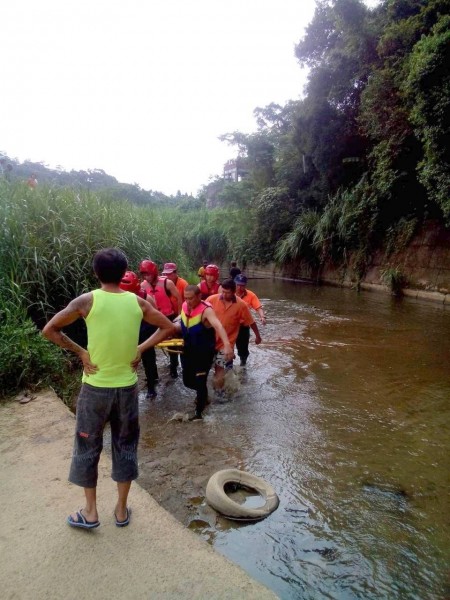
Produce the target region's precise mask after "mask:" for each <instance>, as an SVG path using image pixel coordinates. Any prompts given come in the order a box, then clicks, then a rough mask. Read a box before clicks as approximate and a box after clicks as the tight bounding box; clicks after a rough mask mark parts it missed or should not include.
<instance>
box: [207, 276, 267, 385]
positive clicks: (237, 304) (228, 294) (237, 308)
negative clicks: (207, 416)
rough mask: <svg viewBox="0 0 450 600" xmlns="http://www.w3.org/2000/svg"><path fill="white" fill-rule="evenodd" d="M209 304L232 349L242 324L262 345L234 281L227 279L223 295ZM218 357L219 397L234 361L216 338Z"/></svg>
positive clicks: (211, 297) (216, 371)
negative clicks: (238, 296)
mask: <svg viewBox="0 0 450 600" xmlns="http://www.w3.org/2000/svg"><path fill="white" fill-rule="evenodd" d="M208 302H209V303H210V304H211V306H212V308H213V309H214V312H215V313H216V315H217V318H218V319H219V321H220V322H221V323H222V325H223V327H224V329H225V331H226V332H227V336H228V339H229V341H230V344H231V346H232V348H234V344H235V342H236V339H237V336H238V333H239V327H240V325H241V323H242V324H244V325H247V326H248V327H251V328H252V330H253V332H254V334H255V344H260V343H261V336H260V334H259V330H258V326H257V325H256V323H255V321H254V319H253V317H252V315H251V313H250V309H249V308H248V306H247V304H246V303H245V302H244V301H243V300H241V299H240V298H237V297H236V284H235V283H234V281H233V280H232V279H225V281H223V282H222V293H221V294H215V295H214V296H210V297H209V299H208ZM216 352H217V354H216V357H215V360H214V374H215V378H214V387H215V389H216V391H217V392H218V394H217V396H218V397H220V396H221V395H222V394H223V391H222V390H223V386H224V382H225V372H226V371H227V370H228V369H230V368H232V366H233V360H231V361H230V360H229V359H228V358H227V356H226V352H225V351H224V346H223V343H222V340H220V339H217V338H216Z"/></svg>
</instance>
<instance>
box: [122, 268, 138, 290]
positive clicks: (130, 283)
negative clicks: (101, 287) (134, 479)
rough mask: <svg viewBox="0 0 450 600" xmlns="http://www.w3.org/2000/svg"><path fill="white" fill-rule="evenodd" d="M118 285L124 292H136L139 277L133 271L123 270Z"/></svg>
mask: <svg viewBox="0 0 450 600" xmlns="http://www.w3.org/2000/svg"><path fill="white" fill-rule="evenodd" d="M119 287H120V289H121V290H125V291H126V292H133V293H134V294H137V292H138V291H139V290H140V287H141V284H140V283H139V277H138V276H137V275H136V273H134V272H133V271H125V274H124V276H123V277H122V281H121V282H120V283H119Z"/></svg>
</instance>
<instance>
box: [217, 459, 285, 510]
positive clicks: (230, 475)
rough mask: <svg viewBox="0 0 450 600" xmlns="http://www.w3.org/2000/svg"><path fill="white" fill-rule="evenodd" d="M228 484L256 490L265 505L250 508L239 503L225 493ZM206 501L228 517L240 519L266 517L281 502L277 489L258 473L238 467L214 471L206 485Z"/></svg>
mask: <svg viewBox="0 0 450 600" xmlns="http://www.w3.org/2000/svg"><path fill="white" fill-rule="evenodd" d="M227 484H235V485H237V486H238V487H243V488H246V489H250V490H255V491H256V492H258V494H260V495H261V496H262V497H263V499H264V505H263V506H261V507H258V508H248V507H245V506H242V505H241V504H238V503H237V502H235V501H234V500H232V499H231V498H230V497H229V496H227V494H226V493H225V486H226V485H227ZM206 501H207V502H208V504H209V505H210V506H212V507H213V508H214V509H215V510H217V512H219V513H221V514H222V515H224V516H225V517H227V518H228V519H235V520H239V521H259V520H260V519H264V518H265V517H267V516H268V515H270V513H272V512H273V511H274V510H276V508H278V505H279V503H280V500H279V498H278V496H277V494H276V492H275V490H274V489H273V487H272V486H271V485H270V484H269V483H267V482H266V481H264V480H263V479H261V478H260V477H256V475H252V474H251V473H246V472H245V471H239V470H238V469H224V470H223V471H217V473H214V475H213V476H212V477H210V479H209V481H208V484H207V486H206Z"/></svg>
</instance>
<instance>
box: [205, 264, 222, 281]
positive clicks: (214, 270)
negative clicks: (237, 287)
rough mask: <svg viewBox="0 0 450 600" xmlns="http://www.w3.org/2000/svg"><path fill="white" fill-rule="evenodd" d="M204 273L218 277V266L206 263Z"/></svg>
mask: <svg viewBox="0 0 450 600" xmlns="http://www.w3.org/2000/svg"><path fill="white" fill-rule="evenodd" d="M205 275H214V278H215V279H219V267H218V266H217V265H208V266H207V267H206V268H205Z"/></svg>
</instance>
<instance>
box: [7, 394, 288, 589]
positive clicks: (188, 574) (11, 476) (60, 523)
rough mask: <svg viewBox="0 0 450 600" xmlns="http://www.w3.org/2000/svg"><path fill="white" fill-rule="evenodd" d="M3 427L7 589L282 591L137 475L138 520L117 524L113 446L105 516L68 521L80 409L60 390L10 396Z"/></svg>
mask: <svg viewBox="0 0 450 600" xmlns="http://www.w3.org/2000/svg"><path fill="white" fill-rule="evenodd" d="M0 428H1V431H2V439H1V441H0V454H1V468H0V502H1V505H2V512H1V517H0V531H1V536H0V551H1V556H2V558H1V563H0V586H1V589H2V597H3V598H5V599H8V600H13V599H19V598H20V600H28V599H30V600H31V599H33V600H40V599H42V600H44V598H45V599H50V598H53V599H59V598H64V599H65V600H71V599H74V600H75V599H77V600H79V599H80V598H90V597H91V596H93V595H95V597H96V598H97V599H98V600H103V599H105V600H106V599H109V600H111V599H114V598H133V599H139V598H150V597H151V598H255V599H256V598H258V599H265V598H267V599H269V598H276V596H275V595H274V594H273V593H272V592H271V591H269V590H268V589H267V588H265V587H264V586H262V585H261V584H259V583H257V582H256V581H254V580H252V579H251V578H250V577H249V576H248V575H247V574H246V573H245V572H244V571H243V570H242V569H240V568H239V567H238V566H236V565H234V564H233V563H231V562H230V561H228V560H227V559H226V558H224V557H223V556H221V555H220V554H218V553H217V552H215V551H214V550H213V549H212V548H211V547H210V546H209V545H208V544H206V543H205V542H203V541H202V540H201V539H200V538H199V537H198V536H196V535H195V534H193V533H192V532H190V531H188V530H187V529H185V528H184V527H183V526H182V525H181V524H180V523H179V522H178V521H176V520H175V519H174V518H173V517H172V516H171V515H169V514H168V513H167V512H166V511H165V510H164V509H163V508H161V507H160V506H159V505H158V504H157V503H156V502H155V500H153V498H152V497H151V496H150V495H149V494H148V493H147V492H145V491H144V490H143V489H142V488H141V487H140V486H139V485H138V484H136V483H134V484H133V486H132V489H131V492H130V506H131V507H132V508H133V517H132V522H131V524H130V526H129V527H126V528H123V529H119V528H117V527H116V526H115V524H114V519H113V507H114V501H115V494H116V489H115V484H114V482H112V480H111V478H110V464H109V459H108V457H106V456H103V457H102V460H101V461H100V466H99V484H98V494H99V498H98V504H99V513H100V521H101V526H100V527H99V528H98V529H95V530H93V531H82V530H81V531H80V530H76V529H72V528H70V527H68V526H67V525H66V524H65V519H66V516H67V514H69V513H70V512H72V511H73V510H74V509H75V510H76V509H78V508H79V507H80V506H82V493H80V492H81V490H80V488H78V487H77V486H74V485H72V484H70V483H69V482H67V473H68V467H69V462H70V456H71V449H72V438H73V428H74V417H73V415H72V413H71V412H70V411H69V410H68V408H67V407H66V406H64V405H63V403H62V402H61V401H60V400H59V399H58V398H57V396H56V395H55V394H54V393H53V392H51V391H47V392H44V393H41V394H38V395H37V396H36V398H35V399H34V400H32V401H31V402H29V403H28V404H20V403H18V402H10V403H8V404H3V405H0Z"/></svg>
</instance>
